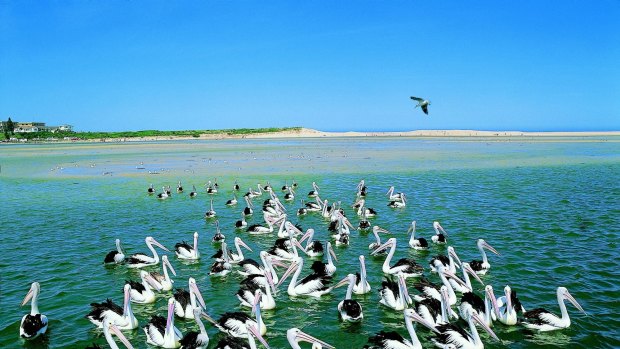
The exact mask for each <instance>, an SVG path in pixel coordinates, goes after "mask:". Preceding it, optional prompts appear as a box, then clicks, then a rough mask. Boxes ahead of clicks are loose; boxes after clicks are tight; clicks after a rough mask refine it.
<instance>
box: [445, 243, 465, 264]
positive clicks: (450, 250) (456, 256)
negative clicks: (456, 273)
mask: <svg viewBox="0 0 620 349" xmlns="http://www.w3.org/2000/svg"><path fill="white" fill-rule="evenodd" d="M448 254H449V255H450V256H452V258H454V259H455V260H456V262H457V263H458V265H457V267H458V266H459V265H463V263H461V259H460V258H459V256H458V255H457V254H456V251H455V250H454V247H452V248H449V249H448Z"/></svg>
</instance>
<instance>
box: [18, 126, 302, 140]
mask: <svg viewBox="0 0 620 349" xmlns="http://www.w3.org/2000/svg"><path fill="white" fill-rule="evenodd" d="M300 130H301V127H284V128H279V127H269V128H238V129H224V130H185V131H158V130H143V131H123V132H62V131H59V132H55V133H52V132H47V131H45V132H30V133H15V134H14V135H13V136H12V137H15V138H17V139H28V140H47V139H48V138H50V139H51V138H56V139H63V138H65V137H70V138H77V139H79V140H88V139H100V138H107V139H114V138H140V137H195V138H198V137H200V136H201V135H228V136H235V135H240V136H242V135H248V134H255V133H275V132H283V131H300ZM7 138H8V137H7Z"/></svg>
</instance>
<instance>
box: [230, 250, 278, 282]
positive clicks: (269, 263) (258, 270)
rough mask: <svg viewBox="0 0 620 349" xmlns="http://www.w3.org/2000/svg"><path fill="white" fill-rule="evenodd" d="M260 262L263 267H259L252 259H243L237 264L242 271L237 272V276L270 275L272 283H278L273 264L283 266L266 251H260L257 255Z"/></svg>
mask: <svg viewBox="0 0 620 349" xmlns="http://www.w3.org/2000/svg"><path fill="white" fill-rule="evenodd" d="M259 256H260V259H261V262H262V263H263V265H259V264H258V263H257V262H256V261H254V260H253V259H247V258H246V259H244V260H243V261H241V262H240V263H239V266H240V267H241V268H242V269H243V271H239V274H241V275H243V276H248V275H264V274H265V273H269V274H271V278H272V279H273V282H274V283H277V282H278V281H279V279H278V274H276V271H275V270H274V269H273V264H275V263H277V264H278V265H281V266H284V264H281V263H280V262H278V261H277V260H276V257H275V256H270V255H269V253H267V252H266V251H260V253H259Z"/></svg>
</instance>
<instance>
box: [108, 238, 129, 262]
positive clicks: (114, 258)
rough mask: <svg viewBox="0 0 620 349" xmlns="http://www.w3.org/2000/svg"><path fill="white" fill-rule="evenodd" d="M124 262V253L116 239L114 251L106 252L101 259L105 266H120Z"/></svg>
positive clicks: (118, 240)
mask: <svg viewBox="0 0 620 349" xmlns="http://www.w3.org/2000/svg"><path fill="white" fill-rule="evenodd" d="M124 261H125V253H123V249H122V247H121V240H120V239H116V250H114V251H110V252H108V254H107V255H105V258H104V259H103V263H105V264H112V263H114V264H121V263H123V262H124Z"/></svg>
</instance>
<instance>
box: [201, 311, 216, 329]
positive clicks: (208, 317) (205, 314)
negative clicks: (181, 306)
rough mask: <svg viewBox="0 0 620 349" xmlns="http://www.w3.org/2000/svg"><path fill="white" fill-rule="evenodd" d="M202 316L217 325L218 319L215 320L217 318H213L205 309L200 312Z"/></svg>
mask: <svg viewBox="0 0 620 349" xmlns="http://www.w3.org/2000/svg"><path fill="white" fill-rule="evenodd" d="M200 316H202V318H203V319H205V320H207V321H209V322H210V323H212V324H213V325H215V326H217V325H218V324H217V321H215V319H213V318H212V317H211V316H210V315H209V314H207V313H205V312H204V311H203V312H201V313H200Z"/></svg>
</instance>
